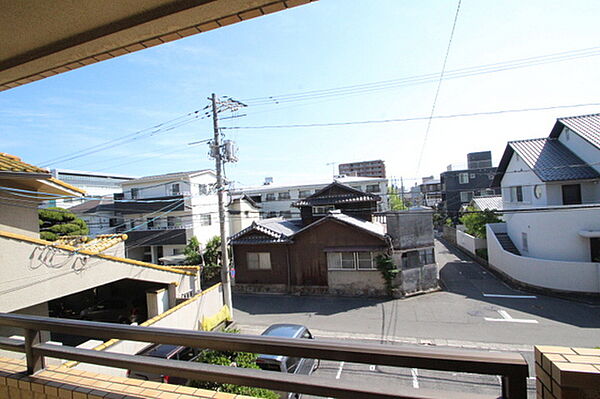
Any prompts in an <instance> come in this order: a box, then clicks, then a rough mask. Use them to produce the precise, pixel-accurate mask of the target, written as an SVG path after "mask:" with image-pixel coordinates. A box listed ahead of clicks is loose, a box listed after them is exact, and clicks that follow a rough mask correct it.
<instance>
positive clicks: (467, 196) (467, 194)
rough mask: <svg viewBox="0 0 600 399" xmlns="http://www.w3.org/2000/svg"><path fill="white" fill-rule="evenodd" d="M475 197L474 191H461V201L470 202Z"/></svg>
mask: <svg viewBox="0 0 600 399" xmlns="http://www.w3.org/2000/svg"><path fill="white" fill-rule="evenodd" d="M471 199H473V191H461V192H460V202H469V201H471Z"/></svg>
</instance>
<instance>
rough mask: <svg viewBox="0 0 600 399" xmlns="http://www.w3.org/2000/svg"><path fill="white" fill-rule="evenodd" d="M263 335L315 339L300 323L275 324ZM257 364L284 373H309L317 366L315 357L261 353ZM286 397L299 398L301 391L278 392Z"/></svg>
mask: <svg viewBox="0 0 600 399" xmlns="http://www.w3.org/2000/svg"><path fill="white" fill-rule="evenodd" d="M261 335H264V336H267V337H280V338H304V339H314V338H313V336H312V334H311V333H310V331H309V330H308V328H306V327H305V326H302V325H299V324H273V325H271V326H270V327H269V328H267V329H266V330H265V331H264V332H263V333H262V334H261ZM256 364H257V365H258V367H260V368H261V369H262V370H268V371H280V372H282V373H293V374H304V375H309V374H312V372H313V371H314V370H315V369H316V368H317V366H318V362H317V361H316V360H315V359H306V358H303V357H290V356H282V355H259V356H258V358H257V359H256ZM278 393H279V394H280V395H281V397H282V398H285V399H299V398H301V397H302V395H301V394H299V393H293V392H278Z"/></svg>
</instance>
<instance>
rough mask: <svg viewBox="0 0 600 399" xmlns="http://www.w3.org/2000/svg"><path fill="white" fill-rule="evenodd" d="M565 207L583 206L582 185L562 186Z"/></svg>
mask: <svg viewBox="0 0 600 399" xmlns="http://www.w3.org/2000/svg"><path fill="white" fill-rule="evenodd" d="M562 200H563V205H577V204H581V185H580V184H565V185H563V186H562Z"/></svg>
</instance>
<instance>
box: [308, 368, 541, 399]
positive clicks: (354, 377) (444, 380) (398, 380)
mask: <svg viewBox="0 0 600 399" xmlns="http://www.w3.org/2000/svg"><path fill="white" fill-rule="evenodd" d="M313 375H316V376H320V377H325V378H331V379H339V380H340V381H348V382H352V383H364V385H365V386H366V387H367V388H369V387H373V386H385V387H387V388H391V389H398V391H401V390H402V389H405V388H413V389H423V390H425V389H426V390H436V391H442V392H458V393H474V394H484V395H489V396H490V397H500V396H501V393H502V390H501V384H500V379H499V378H498V377H497V376H486V375H477V374H467V373H450V372H441V371H430V370H421V369H409V368H399V367H386V366H377V365H367V364H356V363H344V362H333V361H321V363H320V365H319V367H318V368H317V369H316V370H315V372H314V373H313ZM527 386H528V392H527V393H528V395H527V396H528V397H529V398H532V399H533V398H535V381H534V380H533V379H529V380H528V384H527ZM303 398H306V399H308V398H317V397H316V396H303Z"/></svg>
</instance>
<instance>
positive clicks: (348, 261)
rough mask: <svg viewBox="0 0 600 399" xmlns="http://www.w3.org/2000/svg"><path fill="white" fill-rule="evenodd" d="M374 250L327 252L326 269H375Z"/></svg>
mask: <svg viewBox="0 0 600 399" xmlns="http://www.w3.org/2000/svg"><path fill="white" fill-rule="evenodd" d="M375 255H376V253H374V252H328V253H327V269H328V270H376V269H377V265H376V264H375V262H374V258H375Z"/></svg>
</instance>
